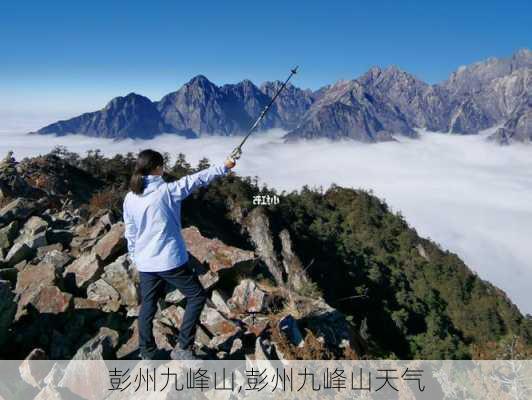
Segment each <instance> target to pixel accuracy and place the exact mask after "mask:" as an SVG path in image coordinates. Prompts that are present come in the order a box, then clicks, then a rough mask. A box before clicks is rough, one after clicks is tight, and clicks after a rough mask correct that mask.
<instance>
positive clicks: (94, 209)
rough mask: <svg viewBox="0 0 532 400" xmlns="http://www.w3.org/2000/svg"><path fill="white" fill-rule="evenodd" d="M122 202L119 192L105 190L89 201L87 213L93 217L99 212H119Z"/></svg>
mask: <svg viewBox="0 0 532 400" xmlns="http://www.w3.org/2000/svg"><path fill="white" fill-rule="evenodd" d="M123 200H124V199H123V198H122V194H121V193H120V192H119V191H114V190H107V191H104V192H98V193H96V194H94V195H93V196H92V197H91V199H90V202H89V212H90V213H91V216H94V215H96V214H97V213H98V212H99V211H100V210H113V211H120V210H121V208H122V202H123Z"/></svg>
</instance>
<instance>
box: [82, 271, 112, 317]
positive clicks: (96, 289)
mask: <svg viewBox="0 0 532 400" xmlns="http://www.w3.org/2000/svg"><path fill="white" fill-rule="evenodd" d="M87 299H89V300H92V301H94V302H95V303H97V304H98V305H99V308H100V309H101V310H103V311H106V312H116V311H118V309H119V308H120V293H118V292H117V291H116V289H115V288H113V287H112V286H111V285H109V284H108V283H107V282H106V281H104V280H103V279H98V280H97V281H96V282H94V283H91V284H90V285H89V286H88V287H87Z"/></svg>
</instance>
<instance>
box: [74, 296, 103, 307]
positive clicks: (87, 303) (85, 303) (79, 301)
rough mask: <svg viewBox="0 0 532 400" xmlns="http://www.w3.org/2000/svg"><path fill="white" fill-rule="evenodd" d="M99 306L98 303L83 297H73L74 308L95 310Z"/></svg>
mask: <svg viewBox="0 0 532 400" xmlns="http://www.w3.org/2000/svg"><path fill="white" fill-rule="evenodd" d="M99 308H100V303H97V302H95V301H94V300H89V299H85V298H83V297H74V309H75V310H95V309H99Z"/></svg>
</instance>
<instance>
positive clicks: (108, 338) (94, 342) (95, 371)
mask: <svg viewBox="0 0 532 400" xmlns="http://www.w3.org/2000/svg"><path fill="white" fill-rule="evenodd" d="M118 336H119V335H118V332H116V331H114V330H112V329H109V328H106V327H103V328H100V331H99V332H98V334H97V335H96V336H95V337H93V338H92V339H90V340H89V341H88V342H86V343H85V344H84V345H83V346H81V347H80V349H79V350H78V351H77V353H76V354H75V355H74V357H73V358H72V361H70V362H69V363H68V365H67V367H66V368H65V373H64V375H63V377H62V378H61V380H60V381H59V383H58V387H60V388H67V389H68V390H69V391H70V392H72V393H74V394H75V395H77V396H79V397H81V398H83V399H88V400H96V399H103V398H105V397H106V396H107V395H109V391H108V385H109V370H108V369H107V366H106V364H105V361H104V360H107V359H114V358H115V357H116V350H115V349H116V347H117V345H118ZM86 360H90V361H91V363H90V368H87V363H85V362H80V361H86Z"/></svg>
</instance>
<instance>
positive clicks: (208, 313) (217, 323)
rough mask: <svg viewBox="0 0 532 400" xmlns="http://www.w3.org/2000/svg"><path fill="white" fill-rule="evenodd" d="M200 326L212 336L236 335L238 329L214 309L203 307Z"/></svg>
mask: <svg viewBox="0 0 532 400" xmlns="http://www.w3.org/2000/svg"><path fill="white" fill-rule="evenodd" d="M200 321H201V324H202V325H203V326H204V327H205V328H206V329H207V330H208V331H209V332H210V333H211V334H212V335H213V336H218V335H225V334H236V332H238V331H240V327H239V326H238V325H237V324H236V323H234V322H233V321H231V320H229V319H227V318H226V317H224V316H223V315H222V314H221V313H220V312H219V311H218V310H216V309H215V308H212V307H209V306H205V307H203V310H202V312H201V315H200Z"/></svg>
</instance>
